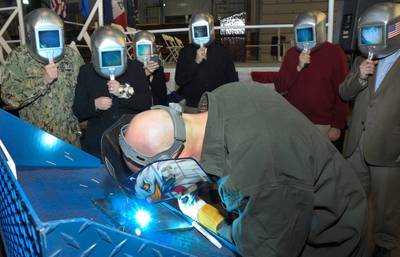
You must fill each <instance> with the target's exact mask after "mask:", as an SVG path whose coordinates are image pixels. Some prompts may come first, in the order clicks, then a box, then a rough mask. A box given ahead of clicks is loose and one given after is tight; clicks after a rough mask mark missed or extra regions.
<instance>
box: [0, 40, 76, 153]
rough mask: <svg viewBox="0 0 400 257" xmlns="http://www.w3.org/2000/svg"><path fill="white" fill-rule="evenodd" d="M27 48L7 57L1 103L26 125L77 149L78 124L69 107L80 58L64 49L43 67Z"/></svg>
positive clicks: (69, 50)
mask: <svg viewBox="0 0 400 257" xmlns="http://www.w3.org/2000/svg"><path fill="white" fill-rule="evenodd" d="M60 41H61V40H60ZM61 42H63V40H62V41H61ZM29 47H30V46H29V45H28V43H27V45H26V46H25V45H21V46H19V47H17V48H15V49H14V50H13V51H12V52H11V53H10V55H9V56H8V58H7V61H6V64H5V67H4V71H3V84H2V86H1V94H0V95H1V97H2V100H3V101H4V103H5V104H7V105H8V106H9V107H11V108H13V109H18V110H19V115H20V117H21V118H23V119H25V120H26V121H28V122H30V123H32V124H34V125H36V126H37V127H39V128H41V129H43V130H45V131H47V132H49V133H50V134H52V135H54V136H56V137H59V138H61V139H63V140H65V141H67V142H69V143H72V144H74V145H76V146H79V135H80V130H79V122H78V120H77V118H76V117H75V116H74V114H73V112H72V103H73V101H74V94H75V86H76V79H77V76H78V73H79V67H80V66H81V65H82V64H83V60H82V57H81V55H80V54H79V52H78V51H76V50H74V49H72V48H71V47H68V46H65V47H64V52H63V54H62V55H60V56H59V57H58V58H56V57H54V62H51V61H50V64H46V63H43V62H41V61H39V60H38V58H36V56H34V55H33V54H32V50H31V49H30V48H29Z"/></svg>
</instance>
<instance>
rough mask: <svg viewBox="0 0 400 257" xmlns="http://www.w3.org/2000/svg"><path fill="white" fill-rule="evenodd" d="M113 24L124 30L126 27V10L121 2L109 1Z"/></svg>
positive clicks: (119, 0)
mask: <svg viewBox="0 0 400 257" xmlns="http://www.w3.org/2000/svg"><path fill="white" fill-rule="evenodd" d="M111 5H112V14H113V20H114V23H116V24H119V25H121V26H122V27H124V28H126V26H127V25H128V21H127V17H126V10H125V5H124V1H123V0H111Z"/></svg>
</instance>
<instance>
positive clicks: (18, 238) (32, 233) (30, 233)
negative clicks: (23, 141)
mask: <svg viewBox="0 0 400 257" xmlns="http://www.w3.org/2000/svg"><path fill="white" fill-rule="evenodd" d="M5 160H6V158H5V156H4V154H3V152H2V151H0V231H1V237H2V240H3V242H4V246H5V249H6V252H7V256H8V257H14V256H15V257H22V256H27V257H36V256H41V253H42V252H41V248H40V245H41V244H40V237H39V234H38V231H37V230H36V228H38V227H40V221H39V219H38V218H37V216H36V214H35V213H34V212H33V211H32V210H33V209H32V207H31V206H30V203H29V201H28V199H27V197H26V196H25V194H24V192H23V191H22V189H21V188H20V186H19V184H18V183H17V181H16V179H15V177H14V175H13V174H12V172H11V171H10V169H9V167H8V166H7V164H6V161H5Z"/></svg>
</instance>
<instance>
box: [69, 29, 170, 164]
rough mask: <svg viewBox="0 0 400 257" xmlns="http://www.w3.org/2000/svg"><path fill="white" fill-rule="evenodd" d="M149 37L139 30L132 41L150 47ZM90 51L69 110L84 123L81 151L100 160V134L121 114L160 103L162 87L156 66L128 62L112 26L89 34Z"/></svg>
mask: <svg viewBox="0 0 400 257" xmlns="http://www.w3.org/2000/svg"><path fill="white" fill-rule="evenodd" d="M144 34H145V35H146V36H147V37H144V36H143V35H144ZM149 35H152V34H150V33H148V32H145V31H141V32H139V33H138V34H137V36H135V42H136V41H139V38H140V40H142V41H143V40H144V39H145V38H146V39H147V40H146V42H148V43H149V44H153V43H154V42H151V40H150V39H149V38H150V36H149ZM153 39H154V35H153ZM91 50H92V62H91V63H88V64H85V65H82V66H81V68H80V71H79V76H78V80H77V85H76V90H75V99H74V103H73V106H72V108H73V111H74V114H75V115H76V116H77V117H78V118H79V119H80V120H81V121H87V129H86V134H85V137H84V138H83V149H84V150H85V151H87V152H89V153H90V154H92V155H94V156H97V157H99V158H100V157H101V146H100V144H101V137H102V134H103V132H104V131H105V130H106V129H107V128H108V127H110V126H111V125H113V124H114V123H115V122H116V121H117V120H118V119H119V118H120V117H121V116H123V115H125V114H132V115H133V114H136V113H139V112H141V111H144V110H148V109H150V107H151V106H152V105H153V103H154V102H156V103H164V102H162V101H163V100H162V99H166V85H165V80H164V77H163V76H164V74H163V72H162V71H161V72H159V71H157V70H158V69H159V65H158V63H155V62H151V61H149V62H148V63H147V65H144V64H143V63H142V62H141V61H139V60H128V57H127V50H126V40H125V35H124V33H122V32H121V31H120V30H118V29H116V28H114V27H112V26H105V27H100V28H98V29H97V30H96V31H95V32H93V34H92V37H91ZM160 101H161V102H160Z"/></svg>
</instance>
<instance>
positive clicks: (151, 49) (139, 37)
mask: <svg viewBox="0 0 400 257" xmlns="http://www.w3.org/2000/svg"><path fill="white" fill-rule="evenodd" d="M155 42H156V37H155V36H154V34H153V33H151V32H148V31H145V30H142V31H139V32H138V33H136V34H135V37H134V38H133V44H134V46H135V52H136V59H137V60H138V61H140V62H142V63H146V62H147V61H148V60H149V58H150V57H151V56H153V54H154V53H155V52H156V44H155Z"/></svg>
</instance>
